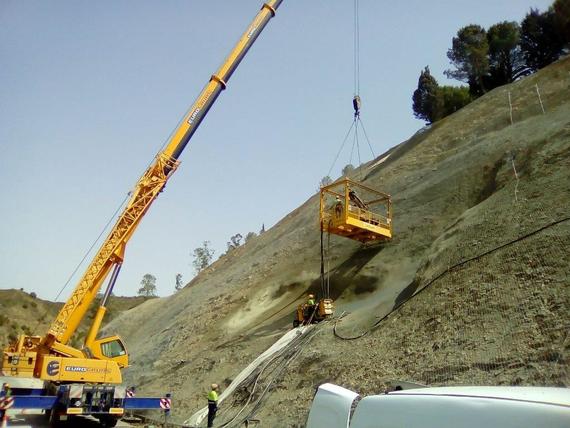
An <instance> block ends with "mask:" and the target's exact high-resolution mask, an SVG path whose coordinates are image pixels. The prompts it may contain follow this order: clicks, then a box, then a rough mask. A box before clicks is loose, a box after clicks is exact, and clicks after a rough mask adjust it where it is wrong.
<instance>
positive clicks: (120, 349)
mask: <svg viewBox="0 0 570 428" xmlns="http://www.w3.org/2000/svg"><path fill="white" fill-rule="evenodd" d="M101 353H102V354H103V355H104V356H106V357H107V358H115V357H120V356H121V355H125V354H126V353H127V350H126V349H125V345H123V342H121V341H120V340H118V339H117V340H113V341H111V342H106V343H102V344H101Z"/></svg>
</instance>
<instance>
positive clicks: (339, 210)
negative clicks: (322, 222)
mask: <svg viewBox="0 0 570 428" xmlns="http://www.w3.org/2000/svg"><path fill="white" fill-rule="evenodd" d="M334 213H335V215H336V216H337V218H340V217H341V216H342V201H341V200H340V198H339V197H338V196H337V197H336V199H335V203H334Z"/></svg>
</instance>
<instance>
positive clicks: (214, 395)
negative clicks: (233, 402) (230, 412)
mask: <svg viewBox="0 0 570 428" xmlns="http://www.w3.org/2000/svg"><path fill="white" fill-rule="evenodd" d="M218 389H219V387H218V384H217V383H213V384H212V389H211V391H210V392H208V427H213V426H214V418H215V417H216V412H217V411H218Z"/></svg>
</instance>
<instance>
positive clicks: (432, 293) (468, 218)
mask: <svg viewBox="0 0 570 428" xmlns="http://www.w3.org/2000/svg"><path fill="white" fill-rule="evenodd" d="M517 184H518V183H513V185H512V186H509V188H508V189H503V191H501V192H499V193H496V194H494V195H493V196H491V197H490V198H488V199H487V200H486V201H484V203H482V204H480V205H478V206H476V207H475V208H473V209H472V210H468V211H467V212H466V213H464V215H463V216H462V217H461V218H460V219H458V221H457V222H456V223H455V224H454V225H453V226H451V227H450V228H448V230H447V231H446V233H445V234H443V236H442V237H440V238H439V239H438V240H437V241H436V242H434V245H433V248H434V252H433V253H432V256H431V257H430V259H429V260H427V261H426V262H425V264H424V266H423V268H422V269H421V270H420V273H419V275H418V278H417V280H416V282H415V283H414V284H411V285H410V289H409V290H407V296H405V297H402V300H401V301H400V302H399V303H398V304H400V305H401V306H399V307H398V308H397V309H396V310H395V311H394V312H392V313H391V314H390V315H389V316H387V317H385V318H384V319H382V320H381V321H379V322H378V323H377V324H376V325H375V326H374V328H373V329H372V330H371V333H372V332H374V331H375V334H371V335H369V336H368V337H367V339H366V340H370V342H371V344H373V346H374V347H379V348H381V349H385V350H387V352H385V359H384V361H382V362H381V363H380V366H381V367H382V368H383V369H382V368H380V367H379V370H378V371H377V373H378V374H382V375H383V376H382V377H383V378H384V379H387V378H392V379H401V380H411V381H415V382H419V383H423V384H426V385H450V384H486V385H505V384H507V385H544V386H546V385H550V386H562V385H566V386H567V385H570V375H569V370H568V363H569V362H570V352H569V350H570V340H569V338H568V331H569V329H570V315H569V313H570V312H569V309H570V260H569V258H570V256H569V255H570V192H568V189H565V188H561V186H560V185H559V184H558V185H556V184H554V185H553V186H552V187H548V186H546V187H545V188H542V189H530V188H527V189H524V188H523V189H518V188H517V192H520V190H523V193H522V194H523V195H526V197H524V196H523V197H521V196H520V195H521V193H519V194H518V195H517V196H516V199H515V193H514V191H515V186H517ZM536 192H539V193H536ZM550 192H554V194H555V195H558V196H557V197H554V198H552V197H546V198H545V197H543V196H544V195H545V194H549V193H550ZM550 195H552V193H550ZM505 206H508V207H509V208H508V210H507V211H506V212H508V215H507V216H505V215H504V212H505ZM501 211H503V213H502V215H501V217H499V213H500V212H501ZM339 336H342V335H341V334H339ZM353 337H355V336H353ZM356 337H358V336H356ZM345 338H346V336H345ZM366 346H370V345H369V344H367V345H366ZM394 353H396V354H399V355H400V358H397V359H396V358H391V357H393V355H391V354H394Z"/></svg>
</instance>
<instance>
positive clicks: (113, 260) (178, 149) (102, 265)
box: [48, 0, 283, 344]
mask: <svg viewBox="0 0 570 428" xmlns="http://www.w3.org/2000/svg"><path fill="white" fill-rule="evenodd" d="M282 1H283V0H271V1H268V2H267V3H264V5H263V6H262V8H261V10H260V12H259V13H258V14H257V15H256V17H255V18H254V19H253V21H252V23H251V24H250V25H249V27H248V28H247V30H246V31H245V32H244V34H243V35H242V36H241V38H240V39H239V41H238V43H237V44H236V45H235V47H234V48H233V49H232V51H231V52H230V54H229V56H228V57H227V58H226V60H225V61H224V63H223V64H222V65H221V66H220V68H219V69H218V70H217V71H216V73H215V74H213V75H212V76H211V78H210V81H209V82H208V83H207V84H206V86H205V87H204V89H203V90H202V92H201V93H200V95H198V98H197V99H196V101H195V102H194V104H193V105H192V107H191V108H190V110H189V111H188V113H187V114H186V116H185V117H184V119H183V120H182V121H181V123H180V124H179V125H178V127H177V129H176V130H175V131H174V133H173V135H172V137H171V139H170V141H169V143H168V144H167V146H166V148H165V149H164V150H163V151H162V152H161V153H159V154H158V155H157V156H156V158H155V160H154V163H153V164H152V165H151V166H150V167H149V168H148V169H147V170H146V172H145V173H144V174H143V176H142V177H141V178H140V179H139V181H138V183H137V184H136V186H135V189H134V191H133V193H132V196H131V199H130V201H129V202H128V204H127V206H126V207H125V209H124V210H123V212H122V214H121V215H120V216H119V218H118V220H117V222H116V223H115V226H114V227H113V229H112V230H111V232H110V233H109V235H108V237H107V239H106V240H105V242H103V244H102V246H101V248H100V249H99V251H98V253H97V254H96V256H95V257H94V258H93V260H92V261H91V264H90V265H89V267H88V268H87V270H86V271H85V274H84V275H83V277H82V278H81V280H80V281H79V283H78V285H77V286H76V287H75V290H74V291H73V294H72V295H71V297H70V298H69V299H68V301H67V302H66V303H65V305H64V306H63V308H62V309H61V310H60V312H59V314H58V315H57V317H56V319H55V320H54V321H53V323H52V324H51V326H50V329H49V331H48V336H51V337H53V338H54V339H55V340H57V341H58V342H60V343H62V344H66V343H67V342H68V341H69V339H70V338H71V336H72V335H73V333H74V332H75V330H76V329H77V327H78V326H79V323H80V322H81V319H82V318H83V316H84V315H85V313H86V311H87V309H88V307H89V305H90V304H91V303H92V301H93V299H94V298H95V296H96V294H97V292H98V291H99V289H100V287H101V284H102V283H103V281H104V279H105V277H106V276H107V275H108V273H109V271H110V270H111V269H112V267H113V266H114V265H120V264H121V263H122V262H123V257H124V250H125V246H126V244H127V242H128V241H129V239H130V237H131V236H132V234H133V232H134V231H135V229H136V227H137V226H138V224H139V222H140V220H141V219H142V217H143V216H144V214H145V213H146V211H147V210H148V208H149V207H150V205H151V204H152V202H153V201H154V200H155V199H156V197H157V196H158V194H159V193H160V192H161V191H162V189H163V188H164V186H165V184H166V182H167V181H168V179H169V178H170V177H171V175H172V173H173V172H174V171H175V170H176V167H177V166H178V158H179V157H180V155H181V153H182V151H183V150H184V148H185V147H186V145H187V144H188V141H189V140H190V138H191V137H192V135H193V134H194V132H196V130H197V129H198V127H199V126H200V124H201V123H202V120H203V119H204V117H205V116H206V114H207V113H208V110H210V107H212V105H213V104H214V102H215V101H216V99H217V97H218V95H219V94H220V93H221V91H222V90H224V89H225V88H226V85H227V82H228V81H229V79H230V77H231V75H232V74H233V72H234V71H235V69H236V68H237V66H238V65H239V63H240V62H241V60H242V59H243V57H244V56H245V54H246V53H247V51H248V50H249V48H250V47H251V46H252V44H253V43H254V42H255V40H256V39H257V37H258V36H259V34H260V33H261V31H262V30H263V29H264V28H265V26H266V25H267V23H268V22H269V20H270V19H271V18H272V17H273V16H275V12H276V10H277V8H278V7H279V6H280V4H281V2H282Z"/></svg>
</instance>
